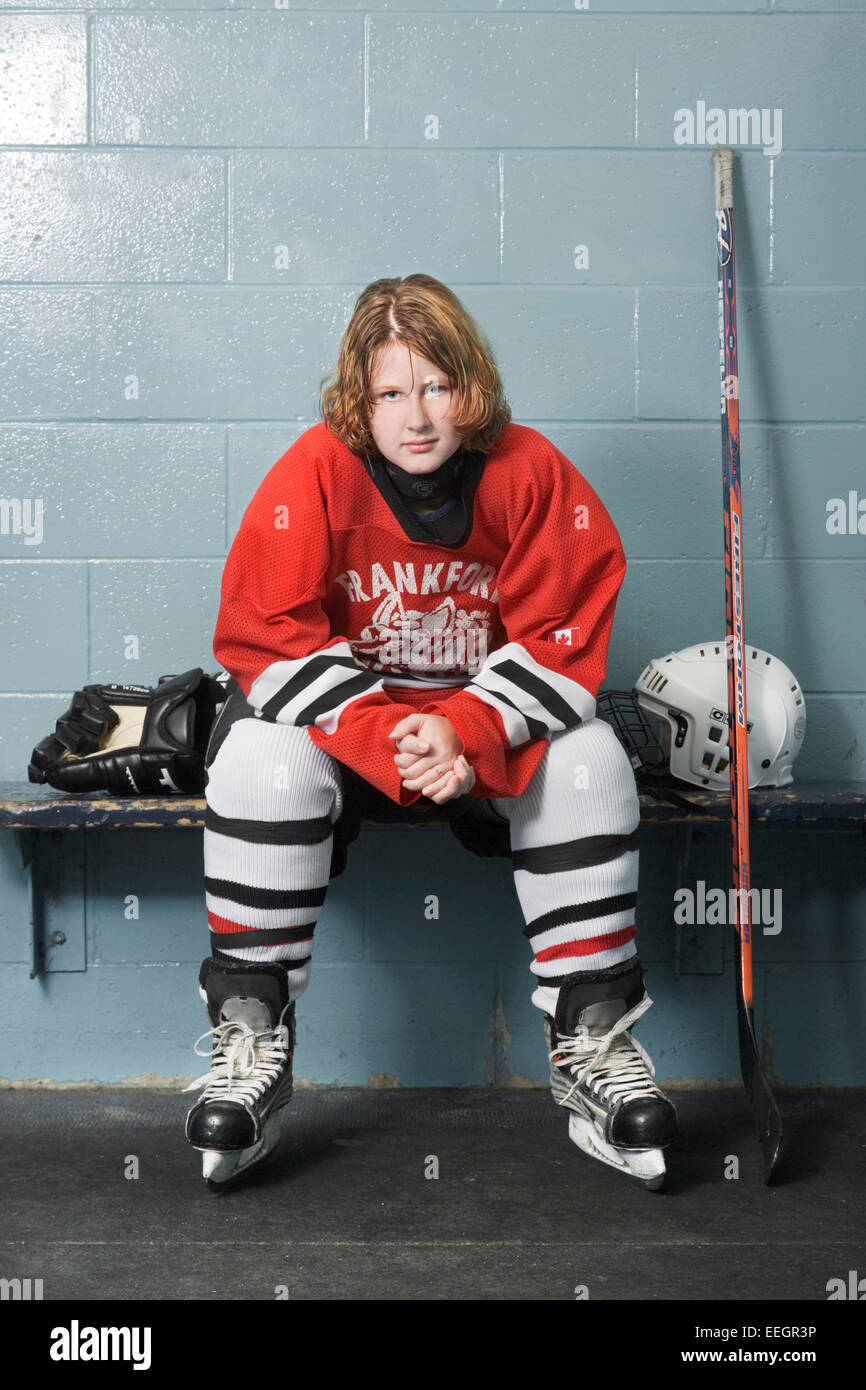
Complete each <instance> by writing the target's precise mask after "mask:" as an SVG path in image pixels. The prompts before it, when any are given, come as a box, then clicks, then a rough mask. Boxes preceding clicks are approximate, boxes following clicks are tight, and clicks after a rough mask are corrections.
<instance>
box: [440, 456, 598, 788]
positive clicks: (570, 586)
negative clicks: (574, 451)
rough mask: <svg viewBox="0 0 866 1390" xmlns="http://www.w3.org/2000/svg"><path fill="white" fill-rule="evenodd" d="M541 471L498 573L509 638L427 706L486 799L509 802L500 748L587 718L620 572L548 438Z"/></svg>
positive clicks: (590, 501) (580, 484) (592, 508)
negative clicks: (451, 735)
mask: <svg viewBox="0 0 866 1390" xmlns="http://www.w3.org/2000/svg"><path fill="white" fill-rule="evenodd" d="M547 442H548V445H549V449H550V451H551V452H550V455H549V467H546V468H543V469H540V470H537V471H535V472H533V473H532V474H531V475H529V476H528V477H527V480H526V488H525V491H524V493H523V495H522V498H521V506H520V513H521V514H520V515H518V516H516V517H515V518H514V529H513V531H512V532H511V534H510V545H509V549H508V553H507V554H506V556H505V559H504V560H503V561H502V563H501V565H500V568H499V576H498V580H497V591H498V598H499V613H500V617H501V620H502V625H503V627H504V629H505V632H506V636H507V639H508V640H507V642H506V643H505V644H504V645H503V646H501V647H500V648H498V649H497V650H496V651H495V652H492V653H491V654H490V655H489V656H488V657H487V659H486V660H485V661H484V663H483V664H482V665H481V667H480V669H479V670H478V672H477V674H475V675H473V677H472V679H471V680H470V682H469V683H468V685H466V686H464V687H463V688H462V689H461V690H460V691H459V692H458V693H457V694H455V695H451V696H449V697H448V698H447V699H444V700H441V701H437V702H436V704H435V705H433V706H430V707H428V708H429V709H430V710H431V712H433V713H436V714H442V715H444V716H445V717H446V718H447V719H449V720H450V722H451V724H452V725H453V727H454V729H455V731H456V733H457V734H458V735H459V737H460V739H461V741H462V742H463V746H464V753H465V756H466V758H467V760H468V762H469V763H470V764H471V766H472V767H474V768H475V770H476V775H477V777H478V778H479V780H480V781H482V782H483V784H484V785H485V786H486V787H489V788H494V789H499V790H493V791H492V792H488V793H487V794H488V795H494V796H509V795H512V794H513V793H512V792H511V790H510V789H509V781H510V779H509V775H508V767H507V759H506V752H507V750H508V749H512V748H518V747H520V746H521V745H523V744H528V743H531V742H534V741H536V740H538V739H549V738H550V736H551V735H552V734H555V733H559V732H561V731H563V730H565V729H573V728H576V727H577V726H578V725H579V724H580V723H581V722H582V721H584V720H587V719H592V718H593V716H594V715H595V708H596V696H597V695H598V691H599V688H600V686H601V683H602V681H603V680H604V674H605V669H606V665H607V652H608V644H609V642H610V633H611V627H612V625H613V616H614V610H615V608H616V602H617V598H618V595H619V590H620V587H621V585H622V581H623V578H624V576H625V571H626V558H625V554H624V551H623V547H622V542H621V541H620V537H619V533H618V531H617V529H616V527H615V526H614V524H613V521H612V519H611V517H610V515H609V513H608V511H607V510H606V508H605V506H604V504H603V503H602V501H601V499H600V497H599V496H598V494H597V493H596V492H595V491H594V490H593V488H592V487H591V486H590V485H589V483H588V482H587V481H586V479H585V478H584V477H583V476H582V475H581V474H580V473H579V472H578V470H577V469H576V468H575V467H574V465H573V464H572V463H571V462H570V460H569V459H567V458H566V456H565V455H564V454H562V453H561V452H560V451H559V450H558V449H557V448H556V447H555V446H554V445H553V444H551V443H550V442H549V441H547Z"/></svg>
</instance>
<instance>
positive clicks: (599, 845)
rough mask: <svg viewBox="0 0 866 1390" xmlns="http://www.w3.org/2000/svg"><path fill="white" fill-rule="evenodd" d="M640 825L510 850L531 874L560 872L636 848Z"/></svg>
mask: <svg viewBox="0 0 866 1390" xmlns="http://www.w3.org/2000/svg"><path fill="white" fill-rule="evenodd" d="M639 836H640V825H637V826H635V828H634V830H632V831H631V833H630V834H628V835H585V836H583V838H582V839H580V840H563V841H562V842H561V843H560V844H557V845H536V846H534V848H532V849H514V848H513V847H512V850H511V864H512V868H514V869H526V870H527V871H528V872H529V873H531V874H559V873H563V872H565V871H567V870H568V869H589V868H592V867H593V866H594V865H596V864H608V863H610V861H611V859H618V858H619V856H620V855H621V854H625V853H626V852H627V851H628V850H632V849H637V847H638V838H639Z"/></svg>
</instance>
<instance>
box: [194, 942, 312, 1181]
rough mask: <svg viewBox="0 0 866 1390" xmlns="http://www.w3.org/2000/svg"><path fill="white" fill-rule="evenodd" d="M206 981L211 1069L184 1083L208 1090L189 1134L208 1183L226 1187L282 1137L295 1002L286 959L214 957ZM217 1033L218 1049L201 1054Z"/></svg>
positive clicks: (203, 976) (207, 967) (197, 1107)
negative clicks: (257, 960) (290, 996)
mask: <svg viewBox="0 0 866 1390" xmlns="http://www.w3.org/2000/svg"><path fill="white" fill-rule="evenodd" d="M199 979H200V983H201V986H202V988H203V989H204V991H205V993H206V995H207V1011H208V1017H209V1018H210V1021H211V1023H212V1024H213V1027H212V1028H211V1029H209V1030H208V1032H207V1033H203V1034H202V1036H201V1037H200V1038H198V1039H197V1041H196V1044H195V1050H196V1052H197V1053H198V1055H199V1056H200V1057H207V1056H209V1057H210V1058H211V1067H210V1071H209V1072H208V1073H207V1074H206V1075H205V1076H200V1077H199V1078H198V1079H197V1080H196V1081H193V1082H192V1083H191V1085H189V1086H187V1087H185V1090H187V1091H193V1090H196V1089H197V1088H198V1087H201V1086H203V1087H204V1088H205V1089H204V1091H203V1093H202V1095H201V1097H200V1099H199V1100H198V1101H197V1102H196V1104H195V1105H194V1106H193V1108H192V1109H191V1110H190V1112H189V1114H188V1115H187V1119H186V1137H187V1139H188V1140H189V1142H190V1144H192V1145H193V1147H194V1148H196V1149H199V1150H200V1151H201V1153H202V1172H203V1176H204V1179H205V1182H206V1183H207V1185H208V1187H210V1188H211V1189H213V1190H215V1191H219V1190H221V1189H223V1188H224V1187H226V1186H227V1185H228V1184H229V1183H231V1182H232V1181H233V1180H234V1179H235V1178H238V1177H239V1176H240V1175H241V1174H242V1173H244V1172H246V1170H247V1169H248V1168H250V1167H251V1166H252V1165H253V1164H254V1163H258V1162H259V1161H260V1160H261V1159H263V1158H264V1157H265V1156H266V1155H267V1154H268V1153H270V1151H271V1149H273V1147H274V1145H275V1144H276V1142H277V1140H278V1139H279V1135H280V1117H279V1111H280V1110H281V1109H282V1107H283V1106H284V1105H287V1104H288V1102H289V1101H290V1100H291V1098H292V1053H293V1051H294V1042H295V1018H294V1013H295V1006H294V1004H291V1005H290V1004H289V1002H288V986H287V983H286V970H285V967H284V966H282V965H280V964H276V963H262V964H259V963H253V964H247V963H245V962H243V961H232V960H225V961H220V960H217V959H216V958H214V957H211V958H209V959H208V960H206V961H205V962H204V964H203V965H202V968H201V974H200V976H199ZM211 1036H212V1037H213V1047H212V1050H211V1052H209V1053H208V1052H202V1051H201V1050H200V1048H199V1043H201V1042H203V1041H204V1039H205V1038H208V1037H211Z"/></svg>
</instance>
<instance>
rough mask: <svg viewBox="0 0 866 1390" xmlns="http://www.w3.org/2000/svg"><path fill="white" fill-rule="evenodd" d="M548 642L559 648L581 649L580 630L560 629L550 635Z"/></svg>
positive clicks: (576, 628) (574, 628)
mask: <svg viewBox="0 0 866 1390" xmlns="http://www.w3.org/2000/svg"><path fill="white" fill-rule="evenodd" d="M547 640H548V642H555V643H556V644H557V646H559V647H579V646H580V628H579V627H559V628H557V629H556V631H555V632H551V633H549V634H548V637H547Z"/></svg>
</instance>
